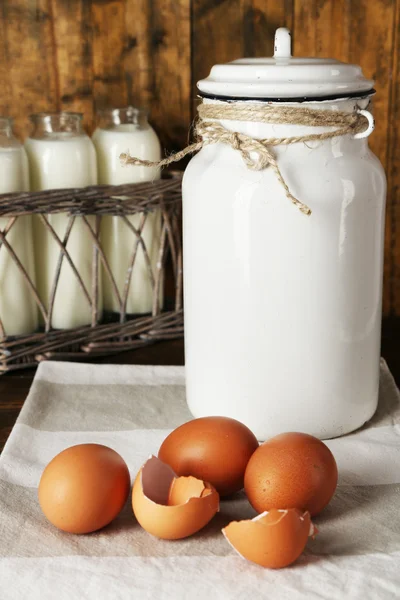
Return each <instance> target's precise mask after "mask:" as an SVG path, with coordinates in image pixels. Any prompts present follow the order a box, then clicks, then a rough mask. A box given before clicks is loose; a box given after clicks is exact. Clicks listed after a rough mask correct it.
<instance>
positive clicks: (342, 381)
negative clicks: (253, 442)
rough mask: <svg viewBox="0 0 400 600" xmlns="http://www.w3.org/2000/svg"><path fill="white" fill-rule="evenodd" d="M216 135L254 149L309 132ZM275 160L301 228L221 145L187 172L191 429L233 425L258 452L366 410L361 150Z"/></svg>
mask: <svg viewBox="0 0 400 600" xmlns="http://www.w3.org/2000/svg"><path fill="white" fill-rule="evenodd" d="M366 103H367V101H363V102H360V103H359V104H360V105H361V108H365V105H366ZM310 106H312V107H313V108H328V107H329V106H332V109H336V110H337V109H338V108H339V109H341V110H349V111H350V110H353V108H354V103H353V102H350V101H342V102H338V103H336V104H332V105H329V104H327V103H324V104H323V105H321V106H319V107H318V105H317V104H311V105H310ZM223 124H224V126H225V127H227V128H230V129H233V130H236V131H240V132H243V133H246V134H249V135H251V136H253V137H256V138H268V137H271V136H277V137H280V136H285V135H301V134H303V133H308V132H310V129H307V128H305V127H300V126H291V125H267V124H260V123H239V122H234V121H224V122H223ZM318 131H320V130H317V129H316V128H313V129H312V132H313V133H317V132H318ZM321 131H322V130H321ZM274 152H275V154H276V156H277V158H278V162H279V166H280V168H281V171H282V174H283V176H284V178H285V180H286V182H287V183H288V185H289V188H290V190H291V191H292V193H293V194H294V195H295V196H297V197H298V198H299V199H300V200H301V201H302V202H304V203H306V204H307V205H308V206H310V208H311V209H312V211H313V212H312V215H311V216H310V217H306V216H305V215H303V214H302V213H301V212H300V211H299V210H298V209H296V208H295V207H294V206H293V205H292V204H291V203H290V201H289V200H288V199H287V198H286V196H285V194H284V191H283V189H282V186H281V185H280V184H279V182H278V181H277V179H276V175H275V174H274V172H273V171H272V169H266V170H264V171H261V172H256V171H251V170H249V169H248V168H247V167H246V166H245V164H244V162H243V161H242V158H241V157H240V154H239V153H238V152H236V151H234V150H233V149H232V148H230V147H228V146H226V145H221V144H219V145H213V146H208V147H206V148H204V149H203V150H201V152H199V154H198V155H197V156H195V157H194V158H193V159H192V160H191V162H190V163H189V165H188V167H187V169H186V173H185V176H184V181H183V210H184V214H183V218H184V283H185V352H186V373H187V376H186V378H187V399H188V405H189V408H190V410H191V412H192V413H193V415H194V416H195V417H200V416H204V415H226V416H229V417H233V418H236V419H238V420H240V421H242V422H243V423H245V424H246V425H247V426H248V427H250V429H252V430H253V431H254V433H255V434H256V435H257V437H258V439H260V440H263V439H266V438H268V437H270V436H272V435H275V434H278V433H280V432H283V431H304V432H307V433H310V434H312V435H315V436H317V437H320V438H330V437H334V436H338V435H342V434H344V433H346V432H349V431H352V430H354V429H356V428H357V427H359V426H360V425H362V424H363V423H364V422H365V421H366V420H368V419H369V418H370V417H371V416H372V414H373V413H374V411H375V409H376V405H377V394H378V378H379V351H380V323H381V288H382V261H383V230H384V201H385V191H386V184H385V176H384V172H383V169H382V166H381V165H380V163H379V161H378V160H377V158H376V157H375V156H374V155H373V154H372V153H371V151H370V150H369V149H368V145H367V141H366V140H365V139H361V140H355V139H353V138H352V137H351V136H346V137H342V138H336V139H333V140H326V141H323V142H318V143H310V142H307V144H305V143H302V144H294V145H291V146H284V147H282V146H281V147H276V148H274Z"/></svg>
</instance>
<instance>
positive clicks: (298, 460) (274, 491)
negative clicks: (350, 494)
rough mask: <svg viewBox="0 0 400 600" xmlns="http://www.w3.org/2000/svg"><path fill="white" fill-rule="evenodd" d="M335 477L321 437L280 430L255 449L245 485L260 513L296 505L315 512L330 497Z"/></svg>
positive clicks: (330, 454)
mask: <svg viewBox="0 0 400 600" xmlns="http://www.w3.org/2000/svg"><path fill="white" fill-rule="evenodd" d="M337 480H338V471H337V466H336V461H335V459H334V457H333V454H332V453H331V451H330V450H329V448H328V447H327V446H326V445H325V444H324V443H323V442H321V440H318V439H317V438H315V437H313V436H311V435H307V434H305V433H283V434H281V435H278V436H276V437H274V438H271V439H270V440H268V441H266V442H264V443H263V444H261V446H260V447H259V448H258V450H256V452H254V454H253V456H252V457H251V459H250V460H249V463H248V465H247V468H246V473H245V478H244V488H245V491H246V494H247V497H248V499H249V501H250V503H251V505H252V506H253V507H254V508H255V509H256V511H257V512H259V513H261V512H263V511H266V510H270V509H272V508H278V507H279V508H282V509H285V508H298V509H299V510H307V511H308V512H309V513H310V515H311V516H314V515H317V514H318V513H319V512H320V511H321V510H322V509H323V508H324V506H326V505H327V504H328V502H329V501H330V499H331V498H332V496H333V494H334V492H335V489H336V485H337Z"/></svg>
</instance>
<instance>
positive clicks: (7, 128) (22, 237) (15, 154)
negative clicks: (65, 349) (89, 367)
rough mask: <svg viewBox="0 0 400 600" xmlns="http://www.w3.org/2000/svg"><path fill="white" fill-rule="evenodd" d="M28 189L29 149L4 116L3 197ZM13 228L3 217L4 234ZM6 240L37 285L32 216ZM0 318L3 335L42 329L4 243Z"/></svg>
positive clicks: (0, 138) (0, 143)
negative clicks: (14, 132) (27, 153)
mask: <svg viewBox="0 0 400 600" xmlns="http://www.w3.org/2000/svg"><path fill="white" fill-rule="evenodd" d="M28 190H29V173H28V159H27V157H26V153H25V150H24V148H23V146H22V145H21V144H20V143H19V141H18V140H17V139H16V138H15V137H14V136H13V133H12V123H11V119H8V118H6V117H0V194H6V193H9V192H26V191H28ZM10 208H11V207H10ZM10 225H11V223H10V218H9V217H1V218H0V229H1V230H2V231H3V232H4V231H5V229H6V228H7V227H8V226H10ZM6 240H7V241H8V242H9V244H10V246H11V247H12V249H13V250H14V252H15V254H16V255H17V257H18V259H19V261H20V262H21V265H22V266H23V267H24V269H25V271H26V273H27V275H28V276H29V277H30V279H31V281H32V283H33V284H34V285H35V264H34V257H33V236H32V219H31V217H30V216H26V217H18V218H17V220H16V221H15V222H14V224H13V225H11V228H10V229H9V231H8V233H7V235H6ZM0 319H1V321H2V324H3V328H4V332H1V333H4V334H5V335H7V336H12V335H22V334H27V333H31V332H33V331H35V329H36V328H37V326H38V311H37V306H36V302H35V300H34V297H33V295H32V293H31V290H30V289H29V287H28V284H27V282H26V280H25V277H24V275H23V274H22V273H21V271H20V269H19V268H18V266H17V264H16V263H15V261H14V260H13V258H12V257H11V255H10V253H9V251H8V249H7V248H6V247H5V246H4V245H3V244H1V242H0ZM0 337H1V334H0Z"/></svg>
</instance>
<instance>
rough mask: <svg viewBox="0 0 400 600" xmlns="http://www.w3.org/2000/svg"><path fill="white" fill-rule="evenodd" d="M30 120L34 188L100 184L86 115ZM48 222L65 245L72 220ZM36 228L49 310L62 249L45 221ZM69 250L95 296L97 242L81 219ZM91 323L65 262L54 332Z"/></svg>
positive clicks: (41, 279)
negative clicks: (65, 236)
mask: <svg viewBox="0 0 400 600" xmlns="http://www.w3.org/2000/svg"><path fill="white" fill-rule="evenodd" d="M30 118H31V121H32V124H33V131H32V133H31V135H30V137H29V138H28V139H27V140H26V142H25V148H26V151H27V153H28V158H29V168H30V181H31V189H32V190H34V191H37V190H47V189H57V188H73V187H85V186H89V185H95V184H96V183H97V167H96V153H95V150H94V147H93V144H92V141H91V139H90V138H89V137H88V136H87V135H86V134H85V132H84V130H83V128H82V115H81V114H79V113H68V112H65V113H64V112H61V113H39V114H36V115H32V116H31V117H30ZM47 218H48V220H49V223H50V225H51V226H52V227H53V228H54V230H55V232H56V233H57V235H58V236H59V238H60V239H61V240H63V238H64V235H65V233H66V230H67V226H68V221H69V216H68V215H67V214H64V213H61V214H49V215H47ZM89 221H90V224H91V226H92V228H93V229H94V228H95V217H89ZM34 228H35V250H36V255H35V259H36V272H37V280H38V287H39V293H40V296H41V298H42V301H43V302H44V304H45V306H46V309H48V307H49V299H50V295H51V291H52V286H53V282H54V277H55V274H56V269H57V263H58V260H59V255H60V248H59V246H58V244H57V243H56V242H55V241H54V239H53V238H52V237H51V234H50V233H49V232H48V231H47V229H46V228H45V226H44V224H43V223H42V222H41V221H40V220H39V217H35V222H34ZM67 250H68V252H69V254H70V257H71V259H72V261H73V263H74V265H75V267H76V268H77V270H78V273H79V275H80V276H81V278H82V281H83V282H84V284H85V287H86V289H87V291H88V293H89V295H91V292H92V285H93V272H92V260H93V242H92V238H91V237H90V233H89V231H88V230H87V227H86V225H85V223H84V222H83V220H82V218H81V217H77V218H76V219H75V222H74V224H73V227H72V230H71V233H70V236H69V239H68V243H67ZM99 313H101V294H100V295H99ZM91 320H92V311H91V308H90V305H89V302H88V300H87V298H86V296H85V294H84V292H83V290H82V288H81V286H80V284H79V281H78V279H77V278H76V275H75V274H74V272H73V270H72V268H71V266H70V265H69V264H68V262H67V260H66V259H65V257H64V259H63V262H62V266H61V271H60V276H59V281H58V286H57V291H56V294H55V298H54V305H53V312H52V320H51V322H52V327H53V328H55V329H71V328H73V327H79V326H82V325H89V324H90V323H91Z"/></svg>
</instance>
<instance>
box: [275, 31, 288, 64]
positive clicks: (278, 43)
mask: <svg viewBox="0 0 400 600" xmlns="http://www.w3.org/2000/svg"><path fill="white" fill-rule="evenodd" d="M291 56H292V37H291V34H290V31H289V29H287V27H279V29H277V30H276V31H275V43H274V58H290V57H291Z"/></svg>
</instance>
